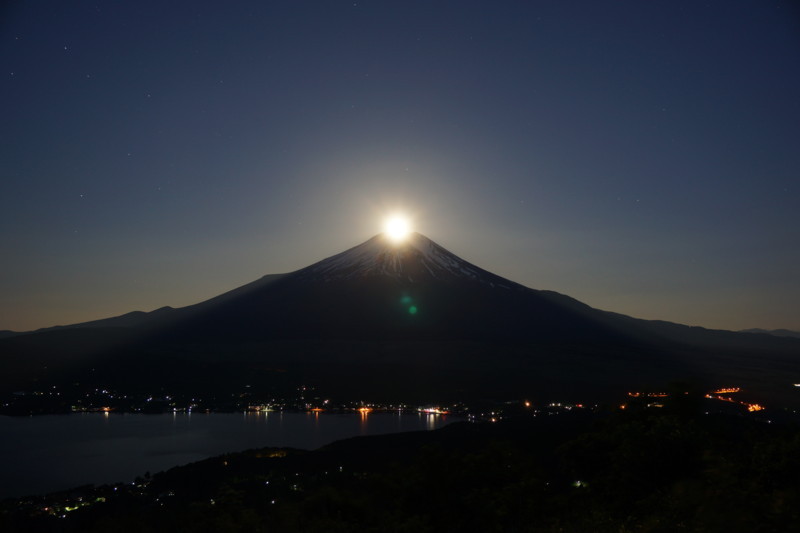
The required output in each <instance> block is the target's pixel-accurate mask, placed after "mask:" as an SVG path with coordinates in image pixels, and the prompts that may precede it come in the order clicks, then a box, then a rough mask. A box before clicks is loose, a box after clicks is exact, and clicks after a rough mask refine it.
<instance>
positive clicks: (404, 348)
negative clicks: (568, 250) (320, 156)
mask: <svg viewBox="0 0 800 533" xmlns="http://www.w3.org/2000/svg"><path fill="white" fill-rule="evenodd" d="M799 358H800V340H798V339H793V338H779V337H774V336H769V335H762V334H753V333H747V334H746V333H733V332H723V331H712V330H706V329H702V328H691V327H688V326H682V325H678V324H671V323H666V322H657V321H644V320H638V319H634V318H631V317H627V316H624V315H619V314H615V313H610V312H606V311H600V310H597V309H593V308H591V307H589V306H587V305H585V304H583V303H581V302H579V301H577V300H575V299H572V298H570V297H568V296H565V295H562V294H558V293H555V292H551V291H541V290H534V289H530V288H527V287H524V286H522V285H519V284H517V283H514V282H512V281H509V280H507V279H504V278H502V277H500V276H497V275H495V274H492V273H490V272H487V271H485V270H483V269H481V268H479V267H477V266H475V265H472V264H470V263H468V262H467V261H465V260H463V259H461V258H459V257H457V256H456V255H454V254H452V253H451V252H449V251H447V250H446V249H444V248H443V247H441V246H439V245H438V244H436V243H434V242H433V241H431V240H430V239H428V238H427V237H425V236H423V235H420V234H418V233H415V234H412V235H410V236H409V237H408V238H407V239H406V240H404V241H402V242H393V241H392V240H391V239H389V238H388V237H386V236H384V235H377V236H375V237H373V238H371V239H369V240H368V241H366V242H364V243H362V244H360V245H358V246H355V247H353V248H351V249H349V250H346V251H344V252H342V253H340V254H338V255H335V256H333V257H330V258H327V259H324V260H322V261H320V262H318V263H315V264H312V265H310V266H308V267H306V268H303V269H300V270H297V271H295V272H291V273H288V274H279V275H270V276H265V277H263V278H261V279H259V280H256V281H254V282H252V283H249V284H247V285H244V286H242V287H239V288H237V289H234V290H232V291H230V292H227V293H225V294H222V295H220V296H217V297H215V298H212V299H210V300H207V301H205V302H201V303H198V304H195V305H192V306H188V307H184V308H180V309H173V308H169V307H165V308H161V309H158V310H156V311H153V312H150V313H140V312H134V313H128V314H126V315H122V316H120V317H114V318H109V319H104V320H98V321H94V322H88V323H83V324H76V325H72V326H60V327H56V328H48V329H45V330H39V331H37V332H33V333H28V334H20V335H16V336H9V335H6V336H5V338H0V368H2V369H3V370H4V371H3V372H2V374H3V375H4V377H3V378H2V380H0V386H2V387H3V388H4V389H5V390H6V391H8V390H19V389H22V390H27V389H31V388H33V387H34V386H37V385H41V384H45V383H47V384H49V383H60V382H66V381H70V380H71V381H76V380H84V381H85V380H87V379H91V380H94V381H95V382H97V383H98V384H103V385H106V384H108V385H113V386H118V387H125V386H127V387H131V386H133V385H137V386H146V385H147V386H153V387H161V388H173V389H174V388H176V387H180V388H184V389H191V388H192V387H198V388H204V389H207V390H213V389H215V388H219V389H220V390H221V389H224V388H226V387H228V388H235V387H241V386H244V384H247V385H251V386H254V387H263V388H267V389H269V388H276V387H277V388H280V387H284V388H285V387H293V386H299V385H312V386H314V387H317V388H319V389H320V390H322V391H324V392H325V393H326V394H330V395H335V396H338V397H353V398H359V397H360V398H363V397H370V398H376V397H380V399H405V400H457V399H463V398H466V397H489V396H491V397H508V396H511V397H519V396H521V395H526V396H534V397H535V396H536V395H540V396H541V397H564V396H572V397H582V396H581V395H583V397H586V396H595V397H599V396H603V395H607V394H611V393H619V392H620V391H624V390H626V389H628V388H630V387H642V386H644V387H647V386H651V387H657V386H660V385H664V384H666V383H668V382H670V381H675V380H682V381H689V382H693V383H696V384H697V385H698V386H709V387H713V386H727V385H736V386H748V387H749V388H750V389H752V390H754V391H756V392H757V393H758V394H761V395H762V396H763V395H769V396H770V397H771V398H775V399H776V401H780V402H782V403H792V402H795V401H796V399H795V396H796V394H794V393H795V391H792V390H789V389H790V387H788V385H787V383H790V382H791V381H794V382H795V383H796V382H800V372H799V371H798V368H799V366H800V365H798V361H799V360H800V359H799ZM559 395H561V396H559ZM376 399H377V398H376Z"/></svg>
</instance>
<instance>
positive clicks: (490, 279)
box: [291, 233, 524, 289]
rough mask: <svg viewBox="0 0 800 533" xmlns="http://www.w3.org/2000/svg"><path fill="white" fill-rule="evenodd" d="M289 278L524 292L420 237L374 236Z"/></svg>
mask: <svg viewBox="0 0 800 533" xmlns="http://www.w3.org/2000/svg"><path fill="white" fill-rule="evenodd" d="M291 276H292V277H294V278H296V279H301V280H305V281H325V282H328V281H342V280H357V279H367V278H391V279H395V280H398V281H404V282H409V283H417V282H432V281H438V282H455V281H461V282H470V283H480V284H483V285H487V286H490V287H498V288H503V289H512V288H513V289H524V287H522V286H521V285H518V284H516V283H514V282H512V281H509V280H507V279H504V278H501V277H500V276H497V275H495V274H492V273H491V272H487V271H486V270H483V269H482V268H478V267H477V266H475V265H473V264H471V263H469V262H467V261H465V260H463V259H461V258H460V257H458V256H457V255H455V254H454V253H452V252H450V251H448V250H446V249H445V248H443V247H442V246H439V245H438V244H436V243H435V242H433V241H432V240H430V239H429V238H427V237H426V236H424V235H422V234H420V233H412V234H410V235H409V236H408V237H406V238H405V239H403V240H402V241H400V242H397V241H395V240H393V239H391V238H389V237H388V236H386V235H385V234H378V235H375V236H374V237H372V238H371V239H369V240H368V241H366V242H364V243H362V244H359V245H358V246H354V247H353V248H350V249H349V250H346V251H344V252H342V253H340V254H337V255H334V256H332V257H329V258H327V259H323V260H322V261H319V262H318V263H314V264H313V265H311V266H308V267H306V268H304V269H302V270H299V271H297V272H294V273H292V274H291Z"/></svg>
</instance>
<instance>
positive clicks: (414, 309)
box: [408, 305, 417, 315]
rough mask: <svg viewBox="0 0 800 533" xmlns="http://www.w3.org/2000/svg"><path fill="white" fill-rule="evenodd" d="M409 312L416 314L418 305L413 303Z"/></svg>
mask: <svg viewBox="0 0 800 533" xmlns="http://www.w3.org/2000/svg"><path fill="white" fill-rule="evenodd" d="M408 313H409V314H410V315H416V314H417V306H416V305H412V306H411V307H409V308H408Z"/></svg>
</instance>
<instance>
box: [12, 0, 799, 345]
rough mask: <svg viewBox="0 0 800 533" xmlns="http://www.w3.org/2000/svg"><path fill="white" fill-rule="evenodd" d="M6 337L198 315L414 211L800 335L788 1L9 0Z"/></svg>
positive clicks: (518, 250) (616, 300) (536, 258)
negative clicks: (152, 315)
mask: <svg viewBox="0 0 800 533" xmlns="http://www.w3.org/2000/svg"><path fill="white" fill-rule="evenodd" d="M0 65H1V66H2V68H0V97H2V114H0V178H1V180H2V181H1V183H2V189H0V190H1V191H2V194H0V329H13V330H29V329H33V328H38V327H44V326H51V325H55V324H67V323H75V322H80V321H84V320H90V319H95V318H103V317H108V316H112V315H117V314H121V313H124V312H127V311H131V310H136V309H138V310H152V309H155V308H158V307H161V306H164V305H171V306H174V307H179V306H184V305H188V304H192V303H196V302H198V301H201V300H204V299H207V298H209V297H212V296H215V295H217V294H219V293H222V292H225V291H227V290H230V289H233V288H234V287H237V286H239V285H242V284H244V283H247V282H249V281H252V280H254V279H256V278H258V277H260V276H262V275H264V274H269V273H278V272H287V271H291V270H295V269H298V268H301V267H304V266H306V265H308V264H310V263H312V262H315V261H317V260H320V259H323V258H325V257H328V256H330V255H333V254H335V253H338V252H340V251H342V250H344V249H346V248H349V247H351V246H354V245H356V244H359V243H361V242H362V241H364V240H366V239H367V238H369V237H371V236H372V235H374V234H376V233H378V232H379V231H380V230H381V223H382V222H381V220H382V218H383V216H384V215H385V214H386V213H387V212H388V211H393V210H403V211H406V212H407V213H409V214H411V215H412V216H413V217H414V220H415V222H414V225H415V228H416V229H417V230H418V231H420V232H422V233H424V234H425V235H427V236H428V237H430V238H432V239H433V240H435V241H437V242H438V243H439V244H441V245H443V246H444V247H445V248H448V249H449V250H451V251H452V252H454V253H456V254H457V255H459V256H461V257H463V258H464V259H466V260H468V261H471V262H473V263H475V264H477V265H478V266H481V267H483V268H485V269H487V270H490V271H493V272H495V273H497V274H499V275H502V276H505V277H507V278H510V279H512V280H514V281H517V282H520V283H523V284H525V285H527V286H529V287H533V288H538V289H550V290H555V291H558V292H561V293H564V294H568V295H570V296H573V297H575V298H577V299H579V300H581V301H583V302H586V303H588V304H590V305H592V306H594V307H598V308H601V309H606V310H611V311H617V312H621V313H625V314H629V315H633V316H636V317H641V318H649V319H665V320H670V321H675V322H681V323H685V324H692V325H702V326H706V327H713V328H724V329H741V328H749V327H763V328H790V329H795V330H800V279H799V273H800V11H799V10H798V8H797V5H796V4H794V3H793V2H791V1H770V0H763V1H762V0H759V1H755V0H752V1H737V0H718V1H710V2H696V1H694V0H686V1H675V0H669V1H647V2H644V1H641V0H631V1H614V2H598V1H594V0H592V1H555V0H553V1H538V2H537V1H524V2H495V1H485V2H476V1H465V0H460V1H453V2H446V1H436V2H432V1H429V0H426V1H419V2H416V1H410V0H403V1H396V2H389V1H383V2H365V1H362V0H355V1H353V0H351V1H347V2H339V1H333V0H325V1H318V2H302V1H298V2H294V1H293V2H264V1H251V2H246V1H240V2H218V1H215V2H211V1H197V0H195V1H169V2H164V1H160V0H159V1H143V0H137V1H135V2H133V1H131V2H111V1H94V2H81V1H70V2H64V1H61V0H57V1H56V0H53V1H45V0H38V1H31V2H22V1H13V0H12V1H9V2H4V3H3V4H2V7H0Z"/></svg>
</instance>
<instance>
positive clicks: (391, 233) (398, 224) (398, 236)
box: [383, 215, 411, 242]
mask: <svg viewBox="0 0 800 533" xmlns="http://www.w3.org/2000/svg"><path fill="white" fill-rule="evenodd" d="M383 233H384V234H385V235H386V236H387V237H389V239H391V240H393V241H394V242H400V241H402V240H404V239H405V238H406V237H408V235H409V234H410V233H411V222H410V221H409V220H408V218H406V217H404V216H402V215H393V216H391V217H389V218H387V219H386V221H385V222H384V223H383Z"/></svg>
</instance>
